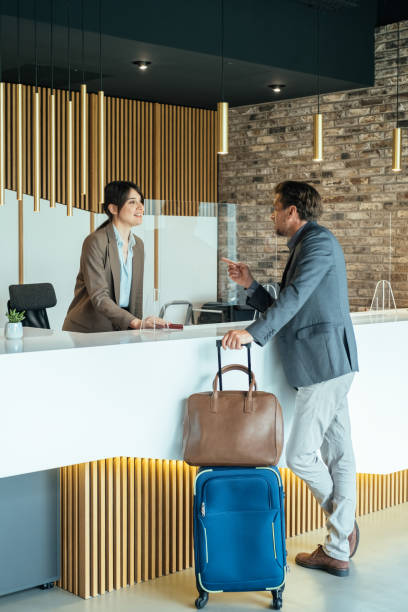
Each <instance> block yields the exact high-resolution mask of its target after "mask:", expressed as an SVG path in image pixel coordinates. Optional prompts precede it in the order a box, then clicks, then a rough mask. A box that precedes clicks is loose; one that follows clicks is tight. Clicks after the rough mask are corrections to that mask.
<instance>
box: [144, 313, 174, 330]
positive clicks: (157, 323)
mask: <svg viewBox="0 0 408 612" xmlns="http://www.w3.org/2000/svg"><path fill="white" fill-rule="evenodd" d="M165 327H168V323H167V321H165V320H164V319H160V318H159V317H153V316H150V317H146V319H143V321H142V325H141V328H143V329H164V328H165Z"/></svg>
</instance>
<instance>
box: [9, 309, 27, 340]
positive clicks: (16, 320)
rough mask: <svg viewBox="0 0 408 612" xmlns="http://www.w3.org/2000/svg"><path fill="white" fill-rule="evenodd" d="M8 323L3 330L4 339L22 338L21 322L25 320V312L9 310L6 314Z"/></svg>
mask: <svg viewBox="0 0 408 612" xmlns="http://www.w3.org/2000/svg"><path fill="white" fill-rule="evenodd" d="M6 317H7V318H8V323H6V327H5V330H4V335H5V336H6V338H11V339H13V338H22V337H23V324H22V322H21V321H23V319H25V310H23V312H17V310H15V309H14V310H10V312H6Z"/></svg>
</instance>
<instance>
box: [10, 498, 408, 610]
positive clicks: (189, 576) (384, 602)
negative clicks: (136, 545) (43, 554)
mask: <svg viewBox="0 0 408 612" xmlns="http://www.w3.org/2000/svg"><path fill="white" fill-rule="evenodd" d="M359 525H360V533H361V540H360V547H359V549H358V552H357V553H356V555H355V557H354V558H353V559H352V561H351V564H350V568H351V569H350V576H349V577H348V578H337V577H335V576H331V575H329V574H325V573H324V572H320V571H311V570H307V569H305V568H302V567H298V566H296V565H295V563H294V558H295V555H296V553H297V552H299V551H312V550H313V548H314V547H315V546H316V545H317V544H318V543H320V542H322V539H323V533H324V532H323V530H319V531H314V532H311V533H309V534H305V535H301V536H297V537H295V538H291V539H290V540H288V542H287V548H288V559H289V564H290V570H291V571H290V573H289V574H288V579H287V584H286V590H285V593H284V602H283V612H295V611H298V612H407V611H408V504H402V505H400V506H396V507H395V508H391V509H388V510H383V511H381V512H376V513H374V514H369V515H367V516H365V517H362V518H360V519H359ZM195 597H196V590H195V580H194V573H193V571H192V570H186V571H184V572H179V573H177V574H172V575H170V576H165V577H163V578H159V579H157V580H154V581H151V582H145V583H142V584H139V585H136V586H133V587H131V588H127V589H122V590H121V591H116V592H113V593H108V594H106V595H103V596H102V597H96V598H93V599H89V600H87V601H85V600H83V599H80V598H78V597H75V596H74V595H71V594H69V593H66V592H65V591H62V590H60V589H53V590H51V591H40V590H38V589H32V590H29V591H25V592H23V593H16V594H14V595H9V596H7V597H3V598H0V612H47V611H52V612H90V611H92V612H108V611H109V612H138V611H140V612H185V610H188V609H190V610H191V609H193V608H194V599H195ZM270 601H271V597H270V596H269V595H267V594H266V593H262V592H260V593H220V594H217V595H212V596H210V600H209V603H208V604H207V606H206V608H205V610H206V611H208V612H244V611H248V612H249V611H250V610H251V611H256V610H262V609H266V608H268V606H269V604H270ZM194 609H195V608H194Z"/></svg>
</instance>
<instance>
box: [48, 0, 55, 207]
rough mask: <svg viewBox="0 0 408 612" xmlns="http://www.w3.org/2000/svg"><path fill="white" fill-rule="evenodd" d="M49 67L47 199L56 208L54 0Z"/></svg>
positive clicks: (52, 3)
mask: <svg viewBox="0 0 408 612" xmlns="http://www.w3.org/2000/svg"><path fill="white" fill-rule="evenodd" d="M50 8H51V19H50V66H51V93H50V97H49V99H48V102H49V128H50V131H49V139H50V140H49V156H48V164H49V165H48V175H49V181H50V182H49V198H50V208H56V197H57V194H56V190H57V188H56V146H55V132H56V130H55V90H54V0H50Z"/></svg>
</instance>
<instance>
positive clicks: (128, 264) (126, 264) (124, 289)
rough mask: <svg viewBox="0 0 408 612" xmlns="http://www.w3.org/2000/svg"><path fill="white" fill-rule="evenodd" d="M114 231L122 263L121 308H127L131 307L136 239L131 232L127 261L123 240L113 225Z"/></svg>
mask: <svg viewBox="0 0 408 612" xmlns="http://www.w3.org/2000/svg"><path fill="white" fill-rule="evenodd" d="M112 225H113V224H112ZM113 231H114V232H115V238H116V243H117V245H118V254H119V262H120V298H119V306H121V308H127V307H128V306H129V299H130V288H131V286H132V262H133V247H134V246H135V243H136V241H135V237H134V235H133V234H132V232H130V235H129V245H128V256H127V260H126V261H125V260H124V259H123V250H122V249H123V239H122V236H121V235H120V234H119V232H118V230H117V229H116V227H115V226H114V225H113Z"/></svg>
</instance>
